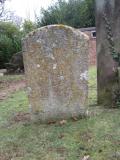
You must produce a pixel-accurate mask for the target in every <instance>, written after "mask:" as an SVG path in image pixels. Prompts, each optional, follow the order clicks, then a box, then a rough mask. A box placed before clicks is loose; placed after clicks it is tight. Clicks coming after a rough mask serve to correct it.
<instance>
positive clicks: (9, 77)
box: [0, 75, 24, 82]
mask: <svg viewBox="0 0 120 160" xmlns="http://www.w3.org/2000/svg"><path fill="white" fill-rule="evenodd" d="M23 79H24V76H23V75H5V76H0V82H15V81H20V80H23Z"/></svg>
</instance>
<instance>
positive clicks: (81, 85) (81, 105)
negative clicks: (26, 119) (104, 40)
mask: <svg viewBox="0 0 120 160" xmlns="http://www.w3.org/2000/svg"><path fill="white" fill-rule="evenodd" d="M23 59H24V67H25V74H26V78H27V84H28V94H29V102H30V109H31V113H32V117H33V119H34V120H40V121H41V122H46V121H50V120H56V119H66V118H70V117H72V116H79V115H81V114H84V113H85V110H86V106H87V99H88V85H87V84H88V78H87V73H88V37H87V36H86V35H85V34H84V33H81V32H80V31H78V30H75V29H73V28H71V27H68V26H64V25H50V26H45V27H42V28H40V29H38V30H36V31H34V32H32V33H30V34H29V35H28V37H26V38H25V39H24V40H23Z"/></svg>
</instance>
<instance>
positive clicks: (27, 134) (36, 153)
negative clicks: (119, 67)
mask: <svg viewBox="0 0 120 160" xmlns="http://www.w3.org/2000/svg"><path fill="white" fill-rule="evenodd" d="M89 73H90V83H89V87H90V89H91V92H90V95H89V99H90V104H91V105H93V104H95V103H96V81H95V79H96V69H95V68H94V67H93V68H91V70H90V72H89ZM94 109H96V107H95V108H94ZM21 112H22V113H26V112H28V99H27V96H26V93H25V91H18V92H15V93H14V94H12V95H11V97H10V98H8V99H7V100H4V101H2V102H0V160H82V159H83V157H84V156H85V155H90V157H91V159H92V160H119V159H120V116H119V115H120V110H119V109H109V110H105V109H102V112H101V114H99V115H96V116H91V117H89V118H86V119H81V120H78V121H72V120H71V121H68V122H67V123H66V124H65V125H59V123H57V124H51V125H47V124H46V125H43V124H42V125H41V124H39V123H36V124H35V123H32V122H29V121H12V119H13V117H14V116H15V115H16V114H17V113H21Z"/></svg>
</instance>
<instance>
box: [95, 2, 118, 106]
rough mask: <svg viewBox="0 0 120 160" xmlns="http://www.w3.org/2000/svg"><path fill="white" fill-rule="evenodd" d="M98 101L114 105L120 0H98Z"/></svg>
mask: <svg viewBox="0 0 120 160" xmlns="http://www.w3.org/2000/svg"><path fill="white" fill-rule="evenodd" d="M96 30H97V64H98V66H97V67H98V102H99V103H100V104H105V105H108V106H109V105H113V103H114V101H115V99H114V98H115V96H116V95H115V94H116V93H115V92H116V91H115V90H116V89H115V88H118V87H117V84H116V83H117V81H118V80H117V67H118V63H117V61H116V60H117V56H118V53H120V0H96Z"/></svg>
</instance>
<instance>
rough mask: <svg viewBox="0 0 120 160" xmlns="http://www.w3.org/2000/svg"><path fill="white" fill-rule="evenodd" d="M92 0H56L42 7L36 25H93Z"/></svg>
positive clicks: (78, 26)
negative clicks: (44, 7)
mask: <svg viewBox="0 0 120 160" xmlns="http://www.w3.org/2000/svg"><path fill="white" fill-rule="evenodd" d="M94 3H95V1H94V0H84V1H83V0H68V1H65V0H58V1H57V2H56V3H55V4H53V5H52V6H49V7H48V9H46V10H45V9H42V18H41V16H37V24H38V26H39V27H40V26H45V25H50V24H65V25H70V26H72V27H76V28H81V27H92V26H95V7H94Z"/></svg>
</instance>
